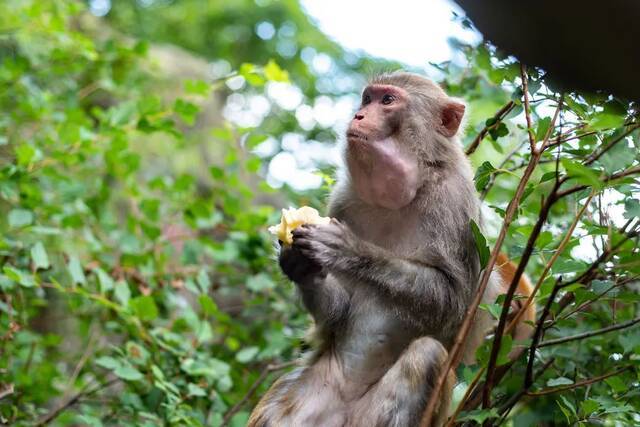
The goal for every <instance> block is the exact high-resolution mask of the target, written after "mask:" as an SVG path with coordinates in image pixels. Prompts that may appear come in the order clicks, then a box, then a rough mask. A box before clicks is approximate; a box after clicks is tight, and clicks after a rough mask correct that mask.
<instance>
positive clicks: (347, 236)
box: [294, 221, 472, 325]
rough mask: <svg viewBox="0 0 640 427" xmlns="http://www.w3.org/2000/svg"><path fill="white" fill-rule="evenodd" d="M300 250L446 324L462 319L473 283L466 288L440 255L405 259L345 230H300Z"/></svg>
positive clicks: (337, 227) (335, 225)
mask: <svg viewBox="0 0 640 427" xmlns="http://www.w3.org/2000/svg"><path fill="white" fill-rule="evenodd" d="M294 242H295V244H296V245H297V247H298V248H299V249H300V251H301V252H302V253H303V254H304V255H305V256H308V257H309V258H311V259H313V260H315V261H316V262H317V263H318V264H320V265H323V266H324V267H325V268H326V269H327V270H328V271H330V272H332V273H335V274H336V275H343V276H349V277H351V278H354V279H357V280H359V281H362V282H366V283H369V284H371V285H372V288H373V289H374V290H377V291H378V292H381V293H383V294H384V295H385V296H386V297H387V298H388V299H390V301H391V302H394V303H395V304H397V305H400V306H403V307H407V306H408V305H409V306H411V305H414V306H415V307H416V308H419V309H420V311H424V310H428V312H429V317H430V320H431V321H433V322H434V323H436V324H440V325H444V324H445V323H446V320H447V319H449V320H454V319H455V320H456V321H458V320H459V318H461V317H462V316H463V315H464V311H465V309H466V301H467V299H468V296H469V295H471V292H470V291H471V287H472V286H471V284H469V286H468V288H469V289H466V288H465V286H464V283H465V280H463V278H462V276H463V270H464V269H462V268H456V266H455V264H454V263H453V262H451V261H450V260H447V259H445V257H443V256H437V255H436V254H431V255H430V256H427V255H424V254H423V255H416V257H415V258H401V257H398V256H396V255H394V254H392V253H391V252H389V251H387V250H385V249H383V248H380V247H378V246H376V245H374V244H371V243H369V242H365V241H362V240H361V239H359V238H357V237H356V236H355V235H354V234H353V233H352V232H351V231H350V230H349V229H348V228H347V227H346V226H345V225H343V224H341V223H338V222H337V221H333V222H332V223H331V224H330V225H328V226H311V227H308V226H307V227H300V228H298V229H296V230H295V231H294Z"/></svg>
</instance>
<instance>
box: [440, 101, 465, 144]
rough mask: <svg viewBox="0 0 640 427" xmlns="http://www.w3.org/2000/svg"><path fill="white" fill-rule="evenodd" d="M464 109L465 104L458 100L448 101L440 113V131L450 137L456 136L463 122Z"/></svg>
mask: <svg viewBox="0 0 640 427" xmlns="http://www.w3.org/2000/svg"><path fill="white" fill-rule="evenodd" d="M464 110H465V106H464V104H462V103H460V102H457V101H446V103H445V104H444V106H443V107H442V112H441V113H440V128H439V129H438V130H439V132H440V133H441V134H443V135H444V136H446V137H448V138H450V137H452V136H454V135H455V134H456V133H457V132H458V128H460V123H462V116H464Z"/></svg>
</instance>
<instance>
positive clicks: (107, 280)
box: [94, 267, 113, 294]
mask: <svg viewBox="0 0 640 427" xmlns="http://www.w3.org/2000/svg"><path fill="white" fill-rule="evenodd" d="M94 272H95V273H96V275H97V276H98V282H99V283H100V293H103V294H104V293H106V292H109V291H110V290H111V289H113V279H112V278H111V276H109V275H108V274H107V273H106V272H105V271H104V270H103V269H101V268H99V267H98V268H96V269H95V270H94Z"/></svg>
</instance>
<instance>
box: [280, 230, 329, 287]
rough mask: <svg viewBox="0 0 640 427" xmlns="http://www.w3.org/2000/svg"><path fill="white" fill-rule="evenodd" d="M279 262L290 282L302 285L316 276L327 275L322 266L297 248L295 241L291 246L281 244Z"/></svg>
mask: <svg viewBox="0 0 640 427" xmlns="http://www.w3.org/2000/svg"><path fill="white" fill-rule="evenodd" d="M278 261H279V263H280V268H282V271H283V273H284V274H286V275H287V277H288V278H289V280H291V281H293V282H296V283H298V284H301V285H303V284H305V283H307V282H308V281H310V280H311V279H313V278H314V277H315V276H319V275H323V276H324V275H326V273H325V272H323V268H322V266H321V265H320V264H318V263H317V262H316V261H314V260H312V259H310V258H309V257H307V256H305V255H303V254H302V252H301V251H300V248H298V247H297V246H296V244H295V240H294V242H293V244H292V245H291V246H288V245H282V244H281V246H280V257H279V259H278Z"/></svg>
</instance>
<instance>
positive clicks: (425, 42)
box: [302, 0, 480, 66]
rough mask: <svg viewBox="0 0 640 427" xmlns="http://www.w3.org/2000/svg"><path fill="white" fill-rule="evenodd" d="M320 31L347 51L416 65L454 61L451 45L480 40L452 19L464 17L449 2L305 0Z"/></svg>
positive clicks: (436, 0) (454, 5)
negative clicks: (450, 42) (457, 41)
mask: <svg viewBox="0 0 640 427" xmlns="http://www.w3.org/2000/svg"><path fill="white" fill-rule="evenodd" d="M302 5H303V7H304V8H305V9H306V11H307V13H308V14H309V15H310V16H311V17H312V18H313V19H315V20H316V22H317V24H318V26H319V27H320V29H321V30H322V31H323V32H324V33H325V34H327V35H328V36H329V37H331V38H333V39H334V40H336V41H337V42H338V43H340V44H341V45H343V46H344V47H346V48H348V49H354V50H358V49H362V50H364V51H365V52H367V53H368V54H370V55H374V56H379V57H383V58H389V59H395V60H399V61H402V62H404V63H406V64H409V65H412V66H426V65H427V63H428V62H442V61H446V60H448V59H451V56H452V51H451V49H450V48H449V45H448V43H447V40H448V39H449V38H451V37H455V38H458V39H461V40H464V41H467V42H476V41H479V40H480V35H479V34H477V33H476V32H474V31H471V30H466V29H464V28H463V27H462V26H461V25H460V23H458V22H454V21H453V20H452V17H453V12H454V11H455V12H456V13H458V14H459V15H464V12H463V11H462V10H461V9H460V8H459V7H458V6H457V5H456V4H455V3H453V2H451V1H446V0H428V1H425V0H423V1H420V0H392V1H389V0H302Z"/></svg>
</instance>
